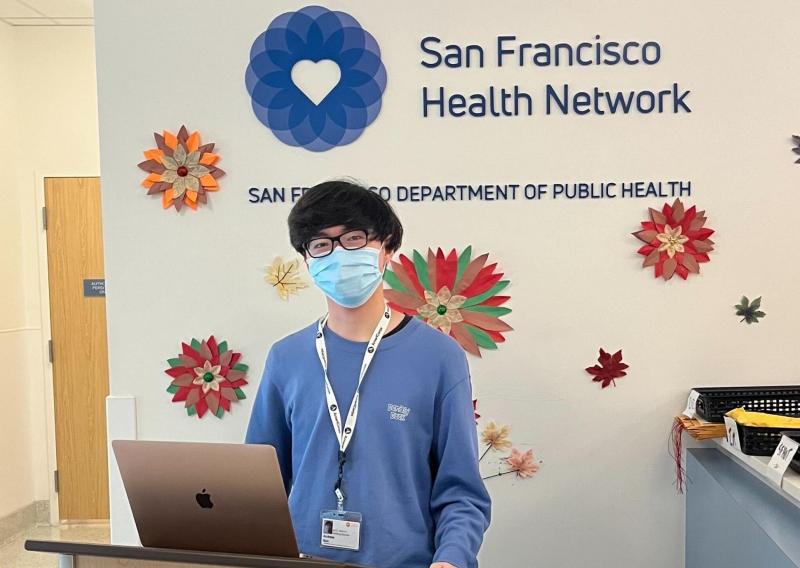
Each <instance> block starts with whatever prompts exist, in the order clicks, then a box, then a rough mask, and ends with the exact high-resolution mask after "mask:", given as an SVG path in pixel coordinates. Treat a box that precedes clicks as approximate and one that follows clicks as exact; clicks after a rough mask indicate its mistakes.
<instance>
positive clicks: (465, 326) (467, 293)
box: [385, 246, 513, 357]
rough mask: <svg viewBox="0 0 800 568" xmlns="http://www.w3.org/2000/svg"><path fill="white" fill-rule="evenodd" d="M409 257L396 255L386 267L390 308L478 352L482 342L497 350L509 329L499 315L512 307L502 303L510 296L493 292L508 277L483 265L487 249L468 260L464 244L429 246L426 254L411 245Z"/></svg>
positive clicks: (467, 251) (494, 265) (486, 257)
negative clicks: (448, 248)
mask: <svg viewBox="0 0 800 568" xmlns="http://www.w3.org/2000/svg"><path fill="white" fill-rule="evenodd" d="M412 257H413V260H412V259H411V258H408V257H407V256H405V255H402V254H401V255H400V262H394V261H392V269H391V270H387V271H386V274H385V280H386V282H387V283H388V284H389V286H390V287H391V288H390V289H387V290H386V291H385V294H386V299H387V300H388V301H389V305H390V306H391V307H392V309H394V310H398V311H400V312H403V313H406V314H410V315H412V316H416V317H418V318H420V319H423V320H425V321H426V322H427V323H428V324H430V325H431V326H433V327H435V328H438V329H440V330H441V331H442V332H444V333H447V334H448V335H450V336H452V337H453V338H455V339H456V341H458V342H459V343H460V344H461V346H462V347H463V348H464V349H465V350H466V351H467V352H469V353H472V354H473V355H477V356H478V357H480V356H481V352H480V348H481V347H483V348H484V349H497V344H498V343H502V342H503V341H505V337H504V336H503V333H504V332H507V331H511V330H512V329H513V328H512V327H511V326H510V325H508V324H507V323H505V322H504V321H503V320H501V319H500V318H501V317H502V316H504V315H506V314H509V313H511V309H510V308H505V307H501V306H502V304H505V303H506V302H507V301H508V300H509V298H510V296H498V294H499V293H500V291H501V290H503V289H504V288H505V287H506V286H508V284H509V281H508V280H501V279H502V278H503V273H502V272H495V268H497V264H496V263H494V264H489V265H486V260H487V259H488V258H489V255H488V254H484V255H481V256H479V257H477V258H475V259H474V260H473V259H472V247H471V246H469V247H467V248H466V249H464V251H463V252H462V253H461V254H457V253H456V251H455V249H453V250H451V251H450V252H449V253H447V255H445V253H444V251H442V249H438V250H437V251H436V253H435V254H434V253H433V251H432V250H431V249H428V254H427V258H426V257H423V256H422V254H421V253H419V252H418V251H416V250H415V251H414V252H413V254H412Z"/></svg>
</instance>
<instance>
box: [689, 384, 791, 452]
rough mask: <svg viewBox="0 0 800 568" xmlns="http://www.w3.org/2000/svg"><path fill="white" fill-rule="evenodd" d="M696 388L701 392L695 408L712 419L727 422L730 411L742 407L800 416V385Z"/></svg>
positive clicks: (705, 416) (754, 410)
mask: <svg viewBox="0 0 800 568" xmlns="http://www.w3.org/2000/svg"><path fill="white" fill-rule="evenodd" d="M694 390H696V391H697V392H698V393H700V396H699V397H698V399H697V404H696V406H695V411H696V413H697V415H698V416H700V418H703V419H704V420H707V421H708V422H724V421H725V414H726V413H728V412H729V411H731V410H733V409H734V408H740V407H743V408H744V409H745V410H749V411H750V412H766V413H768V414H780V415H782V416H792V417H800V385H784V386H779V387H701V388H696V389H694ZM778 439H780V436H778ZM774 449H775V448H773V450H774ZM751 455H763V454H751Z"/></svg>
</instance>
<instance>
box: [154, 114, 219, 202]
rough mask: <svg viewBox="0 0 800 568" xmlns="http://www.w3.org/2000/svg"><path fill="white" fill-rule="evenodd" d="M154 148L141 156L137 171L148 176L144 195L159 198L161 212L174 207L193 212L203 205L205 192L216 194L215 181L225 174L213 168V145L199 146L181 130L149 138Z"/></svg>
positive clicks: (194, 134) (197, 139) (197, 136)
mask: <svg viewBox="0 0 800 568" xmlns="http://www.w3.org/2000/svg"><path fill="white" fill-rule="evenodd" d="M153 136H154V137H155V140H156V146H157V147H156V148H151V149H149V150H146V151H145V152H144V157H145V158H147V159H146V160H145V161H144V162H141V163H140V164H139V167H140V168H141V169H143V170H144V171H146V172H148V176H147V177H146V178H145V179H144V181H142V185H143V186H144V187H146V188H147V194H148V195H156V194H158V193H160V194H161V204H162V205H163V207H164V209H168V208H169V207H172V206H174V207H175V209H176V210H177V211H180V209H181V207H182V206H183V205H188V206H189V207H190V208H191V209H197V204H198V203H206V202H207V200H208V195H207V193H208V192H209V191H217V190H219V184H218V183H217V179H218V178H220V177H221V176H223V175H225V172H224V171H222V170H221V169H219V168H218V167H216V166H215V165H214V164H216V162H217V160H219V156H218V155H217V154H214V153H213V152H212V150H213V149H214V144H213V143H210V144H202V145H201V144H200V133H199V132H192V133H191V134H189V131H188V130H187V129H186V127H185V126H181V128H180V130H179V131H178V135H177V136H175V135H174V134H172V133H171V132H169V131H168V130H165V131H164V132H163V133H162V134H158V133H155V134H154V135H153Z"/></svg>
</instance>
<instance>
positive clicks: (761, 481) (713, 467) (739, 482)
mask: <svg viewBox="0 0 800 568" xmlns="http://www.w3.org/2000/svg"><path fill="white" fill-rule="evenodd" d="M736 453H737V451H736V450H733V449H731V448H729V447H726V446H723V445H719V444H717V445H716V446H715V447H709V448H695V449H690V450H688V451H687V452H686V467H687V470H686V473H687V485H686V487H687V489H686V541H685V543H686V568H756V567H758V568H760V567H765V568H766V567H769V568H797V567H800V501H798V500H797V499H796V498H795V496H794V486H793V482H792V483H786V482H784V484H783V486H782V487H781V486H778V485H776V484H774V483H773V482H770V481H769V480H768V479H767V478H766V477H764V476H762V475H761V474H760V473H759V470H760V468H761V467H762V462H764V463H763V466H764V468H765V467H766V462H767V461H768V460H769V458H751V457H750V456H744V455H743V454H742V456H737V455H736ZM789 475H790V478H791V479H792V480H793V479H794V476H795V474H794V472H790V474H789Z"/></svg>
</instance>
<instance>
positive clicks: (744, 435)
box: [736, 424, 800, 456]
mask: <svg viewBox="0 0 800 568" xmlns="http://www.w3.org/2000/svg"><path fill="white" fill-rule="evenodd" d="M736 425H737V426H738V427H739V428H738V430H739V445H740V446H741V448H742V453H743V454H747V455H748V456H771V455H772V454H774V453H775V448H777V447H778V444H780V443H781V437H782V436H783V435H784V434H786V435H789V433H792V434H794V435H797V436H798V439H800V428H791V429H788V430H787V429H786V428H764V427H762V426H745V425H744V424H736Z"/></svg>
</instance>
